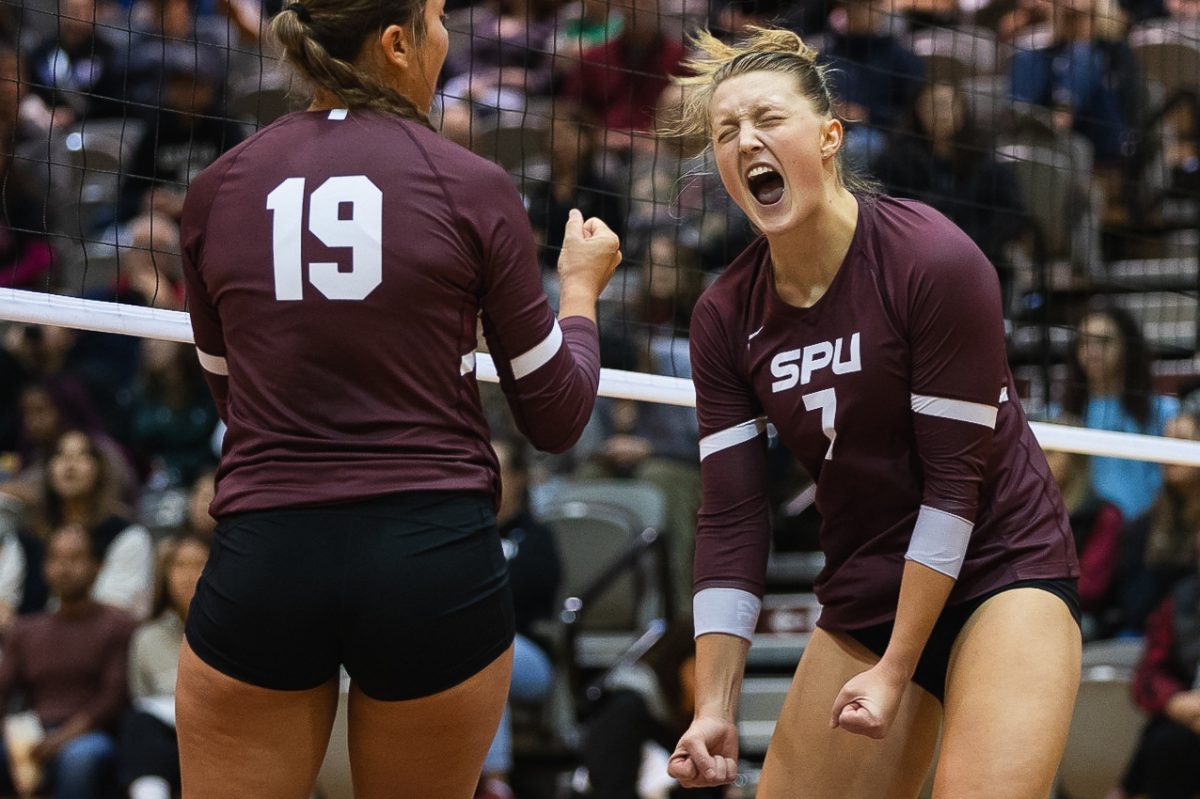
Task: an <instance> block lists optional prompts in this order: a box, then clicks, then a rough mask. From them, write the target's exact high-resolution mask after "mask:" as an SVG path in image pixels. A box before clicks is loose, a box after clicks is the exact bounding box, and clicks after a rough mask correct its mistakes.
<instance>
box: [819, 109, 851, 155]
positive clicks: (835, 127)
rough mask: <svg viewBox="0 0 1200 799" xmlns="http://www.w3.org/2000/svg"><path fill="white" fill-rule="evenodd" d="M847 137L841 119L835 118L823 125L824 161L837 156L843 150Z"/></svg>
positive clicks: (822, 145) (822, 147)
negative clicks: (843, 142)
mask: <svg viewBox="0 0 1200 799" xmlns="http://www.w3.org/2000/svg"><path fill="white" fill-rule="evenodd" d="M845 135H846V130H845V128H843V127H842V121H841V120H840V119H838V118H836V117H834V118H832V119H827V120H825V121H824V122H822V123H821V158H822V159H823V160H828V159H830V158H833V157H834V156H835V155H837V152H838V150H840V149H842V141H843V140H844V139H845Z"/></svg>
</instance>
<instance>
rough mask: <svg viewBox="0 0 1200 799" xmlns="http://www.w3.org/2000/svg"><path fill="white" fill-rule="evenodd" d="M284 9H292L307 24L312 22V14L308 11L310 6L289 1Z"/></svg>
mask: <svg viewBox="0 0 1200 799" xmlns="http://www.w3.org/2000/svg"><path fill="white" fill-rule="evenodd" d="M283 10H284V11H291V12H292V13H293V14H295V15H296V16H297V17H298V18H299V19H300V21H301V22H303V23H304V24H305V25H307V24H308V23H310V22H312V15H311V14H309V13H308V8H307V7H306V6H304V5H301V4H300V3H288V4H287V5H286V6H284V7H283Z"/></svg>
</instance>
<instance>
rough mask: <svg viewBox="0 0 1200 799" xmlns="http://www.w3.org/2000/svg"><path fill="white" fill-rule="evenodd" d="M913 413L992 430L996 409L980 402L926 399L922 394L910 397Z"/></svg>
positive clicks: (943, 398) (937, 398) (942, 398)
mask: <svg viewBox="0 0 1200 799" xmlns="http://www.w3.org/2000/svg"><path fill="white" fill-rule="evenodd" d="M912 409H913V412H914V413H922V414H925V415H926V416H940V417H941V418H943V419H954V420H956V421H959V422H970V423H971V424H979V425H983V426H984V427H988V428H992V429H994V428H995V427H996V413H997V411H996V409H995V408H993V407H992V406H991V405H984V404H983V403H981V402H966V401H964V400H953V399H946V398H945V397H926V396H924V395H922V394H913V395H912Z"/></svg>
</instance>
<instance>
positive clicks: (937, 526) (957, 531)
mask: <svg viewBox="0 0 1200 799" xmlns="http://www.w3.org/2000/svg"><path fill="white" fill-rule="evenodd" d="M974 528H975V525H973V524H971V523H970V522H969V521H967V520H966V519H964V518H962V517H961V516H955V515H954V514H953V513H947V512H946V511H944V510H938V509H937V508H931V507H929V506H928V505H922V506H921V511H920V512H919V513H918V514H917V523H916V525H915V526H914V527H913V532H912V539H911V540H910V541H909V542H908V552H907V553H906V554H905V555H904V559H905V560H913V561H916V562H917V563H920V564H922V565H924V566H928V567H929V568H931V569H933V570H934V571H937V572H941V573H942V574H944V575H946V576H947V577H950V578H953V579H955V580H957V579H958V573H959V571H960V570H961V569H962V565H963V561H964V560H966V558H967V545H968V544H969V543H970V542H971V531H972V530H973V529H974Z"/></svg>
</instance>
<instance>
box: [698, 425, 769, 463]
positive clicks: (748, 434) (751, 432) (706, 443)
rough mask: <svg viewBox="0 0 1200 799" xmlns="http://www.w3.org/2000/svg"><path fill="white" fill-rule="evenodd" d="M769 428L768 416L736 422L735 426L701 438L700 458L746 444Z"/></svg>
mask: <svg viewBox="0 0 1200 799" xmlns="http://www.w3.org/2000/svg"><path fill="white" fill-rule="evenodd" d="M766 430H767V417H765V416H760V417H758V418H757V419H749V420H747V421H745V422H742V423H741V424H735V425H734V426H733V427H727V428H725V429H724V430H718V431H717V432H715V433H710V434H709V435H707V436H705V437H704V438H702V439H700V460H704V459H705V458H707V457H708V456H709V455H712V454H714V453H717V452H720V451H721V450H723V449H729V448H730V447H736V446H737V445H738V444H744V443H746V442H747V441H753V440H754V439H756V438H758V437H759V436H760V435H762V434H763V433H765V432H766Z"/></svg>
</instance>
